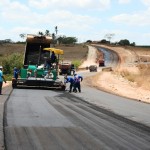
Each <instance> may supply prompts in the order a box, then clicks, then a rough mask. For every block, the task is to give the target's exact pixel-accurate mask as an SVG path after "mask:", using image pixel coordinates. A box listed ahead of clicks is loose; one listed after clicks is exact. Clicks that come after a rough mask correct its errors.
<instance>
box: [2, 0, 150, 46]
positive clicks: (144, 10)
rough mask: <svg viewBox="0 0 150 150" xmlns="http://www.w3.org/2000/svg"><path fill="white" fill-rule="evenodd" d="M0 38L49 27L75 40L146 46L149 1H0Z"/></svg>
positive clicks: (149, 32) (149, 27)
mask: <svg viewBox="0 0 150 150" xmlns="http://www.w3.org/2000/svg"><path fill="white" fill-rule="evenodd" d="M0 19H1V20H0V40H5V39H11V40H12V41H14V42H17V41H25V39H22V38H21V37H20V36H19V35H20V34H26V35H27V34H37V33H38V32H39V31H40V32H43V33H44V32H45V31H46V30H49V31H50V33H51V34H52V33H55V27H56V26H57V28H58V33H57V36H63V35H65V36H67V37H76V38H77V39H78V42H79V43H80V42H85V41H87V40H92V41H100V40H102V39H106V40H108V39H107V36H106V35H108V34H112V35H113V36H112V38H111V42H119V41H120V40H123V39H127V40H129V41H130V43H133V42H135V44H136V45H150V0H0Z"/></svg>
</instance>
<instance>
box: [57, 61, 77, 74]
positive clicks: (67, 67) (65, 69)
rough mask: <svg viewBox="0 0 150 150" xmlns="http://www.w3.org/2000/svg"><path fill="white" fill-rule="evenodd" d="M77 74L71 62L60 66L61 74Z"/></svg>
mask: <svg viewBox="0 0 150 150" xmlns="http://www.w3.org/2000/svg"><path fill="white" fill-rule="evenodd" d="M74 73H75V66H74V64H72V63H71V62H69V61H65V62H62V63H60V64H59V74H60V75H62V74H67V75H74Z"/></svg>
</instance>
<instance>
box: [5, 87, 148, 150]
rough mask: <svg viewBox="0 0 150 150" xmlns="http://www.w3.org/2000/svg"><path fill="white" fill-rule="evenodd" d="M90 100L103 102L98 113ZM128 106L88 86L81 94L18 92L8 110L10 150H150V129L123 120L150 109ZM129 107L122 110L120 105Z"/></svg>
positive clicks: (144, 106) (6, 135) (6, 142)
mask: <svg viewBox="0 0 150 150" xmlns="http://www.w3.org/2000/svg"><path fill="white" fill-rule="evenodd" d="M90 100H91V101H93V103H94V101H99V104H97V105H99V107H97V106H95V105H92V104H90V103H88V102H87V101H90ZM117 101H118V102H119V101H120V102H119V104H118V103H117ZM127 101H128V99H124V98H121V97H117V96H113V95H111V94H108V93H105V92H98V91H97V90H96V89H92V88H89V87H86V86H85V87H82V93H68V91H65V92H61V91H54V90H38V89H14V90H13V92H12V94H11V96H10V98H9V100H8V101H7V105H6V108H5V109H6V112H7V113H6V116H5V127H4V132H5V144H6V149H7V150H17V149H18V150H100V149H105V150H107V149H114V150H116V149H121V150H122V149H131V150H133V149H134V150H136V149H137V150H145V149H150V127H148V126H145V125H143V124H141V123H137V122H135V121H132V120H131V118H129V119H127V116H126V118H125V117H123V116H121V115H119V112H122V111H123V112H125V110H126V112H130V111H131V109H132V107H137V106H138V107H139V108H140V107H142V109H143V111H141V112H142V115H144V114H145V113H148V112H149V110H150V109H149V108H150V106H149V105H148V104H143V103H136V102H135V101H134V102H135V103H134V106H133V105H131V103H129V104H128V102H127ZM101 102H102V104H101ZM121 102H122V103H121ZM108 103H109V104H108ZM111 103H115V105H114V107H115V106H116V107H117V108H118V109H117V111H118V113H116V112H115V111H112V110H111V108H110V105H111ZM125 103H126V106H125V108H124V109H123V110H120V109H119V105H120V106H121V105H123V104H125ZM135 104H136V105H135ZM107 105H108V106H107ZM106 106H107V107H106ZM128 106H130V107H129V108H128ZM122 108H123V106H122ZM127 110H128V111H127ZM144 110H145V111H144ZM132 111H133V112H134V110H132ZM149 114H150V112H149ZM149 114H145V115H147V116H149ZM126 115H128V113H127V114H126ZM135 116H136V115H135ZM148 120H149V119H148Z"/></svg>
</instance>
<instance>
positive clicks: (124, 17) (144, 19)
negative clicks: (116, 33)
mask: <svg viewBox="0 0 150 150" xmlns="http://www.w3.org/2000/svg"><path fill="white" fill-rule="evenodd" d="M149 18H150V10H149V9H148V10H146V11H141V12H137V13H132V14H120V15H117V16H113V17H112V18H111V19H110V20H111V21H113V22H115V23H120V24H121V23H123V24H126V25H136V26H149V25H150V20H149Z"/></svg>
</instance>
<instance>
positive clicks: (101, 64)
mask: <svg viewBox="0 0 150 150" xmlns="http://www.w3.org/2000/svg"><path fill="white" fill-rule="evenodd" d="M98 64H99V67H101V66H105V61H104V59H99V60H98Z"/></svg>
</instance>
